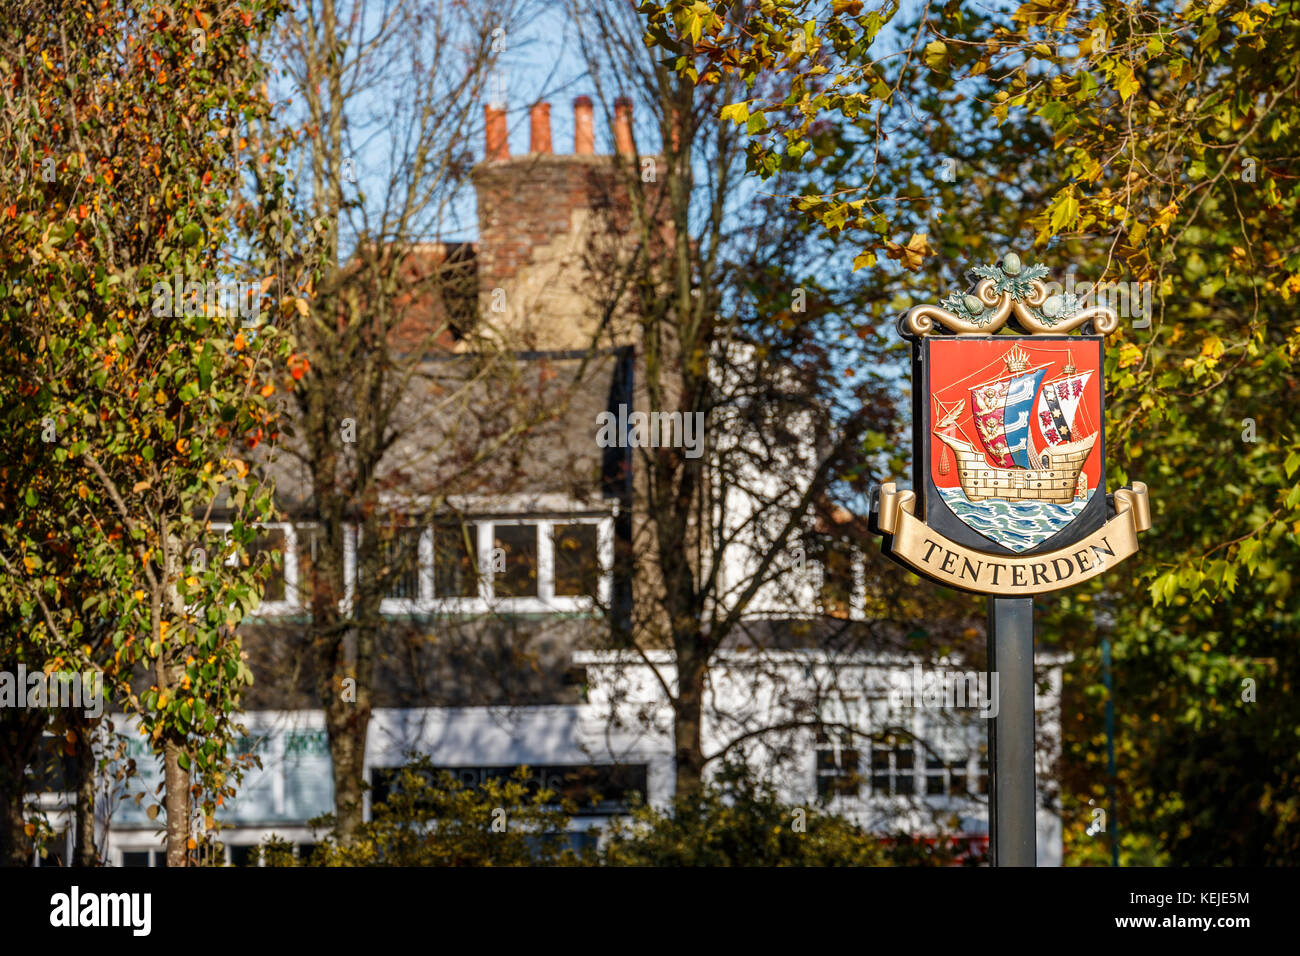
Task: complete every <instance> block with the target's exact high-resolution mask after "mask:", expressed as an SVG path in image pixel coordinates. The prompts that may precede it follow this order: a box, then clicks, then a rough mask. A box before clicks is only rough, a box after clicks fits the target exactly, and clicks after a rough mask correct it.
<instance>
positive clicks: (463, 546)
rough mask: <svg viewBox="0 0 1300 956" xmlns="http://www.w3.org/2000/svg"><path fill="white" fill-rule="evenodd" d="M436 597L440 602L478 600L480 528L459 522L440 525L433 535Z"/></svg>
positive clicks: (434, 588) (445, 522) (446, 522)
mask: <svg viewBox="0 0 1300 956" xmlns="http://www.w3.org/2000/svg"><path fill="white" fill-rule="evenodd" d="M433 594H434V597H439V598H473V597H478V528H477V526H476V525H473V524H467V523H464V522H460V521H442V522H439V523H438V525H437V526H436V527H435V529H434V532H433Z"/></svg>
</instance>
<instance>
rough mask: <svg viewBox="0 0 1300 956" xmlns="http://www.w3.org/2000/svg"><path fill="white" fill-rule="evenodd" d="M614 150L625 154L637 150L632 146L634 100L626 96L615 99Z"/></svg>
mask: <svg viewBox="0 0 1300 956" xmlns="http://www.w3.org/2000/svg"><path fill="white" fill-rule="evenodd" d="M614 151H615V152H616V153H619V154H621V155H623V156H630V155H632V153H634V152H636V150H635V149H633V147H632V101H631V100H630V99H628V98H627V97H626V96H620V97H619V98H618V99H616V100H615V101H614Z"/></svg>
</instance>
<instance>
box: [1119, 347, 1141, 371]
mask: <svg viewBox="0 0 1300 956" xmlns="http://www.w3.org/2000/svg"><path fill="white" fill-rule="evenodd" d="M1140 361H1142V350H1141V349H1140V348H1138V347H1137V346H1136V345H1134V344H1133V343H1132V342H1125V343H1124V345H1123V346H1122V347H1121V348H1120V350H1119V367H1120V368H1128V367H1129V366H1130V365H1136V364H1137V363H1138V362H1140Z"/></svg>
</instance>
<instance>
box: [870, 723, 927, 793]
mask: <svg viewBox="0 0 1300 956" xmlns="http://www.w3.org/2000/svg"><path fill="white" fill-rule="evenodd" d="M914 760H915V751H914V749H913V746H912V740H911V738H905V737H902V736H899V735H897V734H890V735H888V736H887V737H885V738H884V739H883V740H875V741H872V744H871V792H872V794H873V795H875V796H877V797H901V796H912V795H913V794H915V793H916V778H915V768H914Z"/></svg>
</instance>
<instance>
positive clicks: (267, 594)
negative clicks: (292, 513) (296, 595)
mask: <svg viewBox="0 0 1300 956" xmlns="http://www.w3.org/2000/svg"><path fill="white" fill-rule="evenodd" d="M286 540H287V535H286V534H285V532H284V529H283V528H263V529H262V531H261V532H260V533H259V534H258V536H257V537H256V538H255V539H254V540H253V545H252V548H251V554H252V557H253V560H254V561H256V560H257V559H258V558H259V557H261V556H262V555H266V558H265V559H264V560H266V563H267V565H268V566H269V568H270V570H269V571H268V572H267V576H266V583H265V585H264V586H263V590H262V600H263V601H265V602H267V603H271V604H279V603H282V602H283V601H284V599H285V588H284V555H285V542H286Z"/></svg>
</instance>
